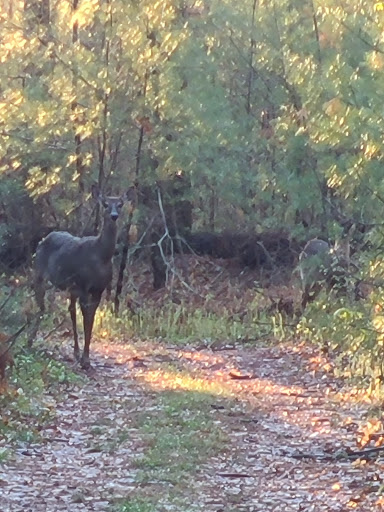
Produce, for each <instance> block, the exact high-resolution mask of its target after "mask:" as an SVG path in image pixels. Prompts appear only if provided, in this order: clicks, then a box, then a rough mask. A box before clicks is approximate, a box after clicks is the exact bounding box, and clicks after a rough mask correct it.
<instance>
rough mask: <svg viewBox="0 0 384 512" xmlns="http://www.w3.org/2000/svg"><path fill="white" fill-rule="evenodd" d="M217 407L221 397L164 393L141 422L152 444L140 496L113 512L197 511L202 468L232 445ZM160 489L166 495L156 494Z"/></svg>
mask: <svg viewBox="0 0 384 512" xmlns="http://www.w3.org/2000/svg"><path fill="white" fill-rule="evenodd" d="M215 403H217V398H215V396H213V395H210V394H209V393H202V392H196V391H166V392H162V393H159V394H158V396H157V397H156V398H155V403H153V404H152V405H151V407H149V409H148V411H149V412H145V413H142V414H140V415H139V416H138V417H137V418H136V420H135V426H136V428H138V429H139V432H140V433H141V437H142V439H143V441H144V442H145V444H146V449H145V451H144V454H143V455H142V456H141V457H140V458H138V459H137V461H136V468H137V469H138V472H137V474H136V479H137V483H138V486H137V492H136V493H135V494H134V495H133V494H132V495H130V496H129V497H128V498H127V499H126V500H123V501H120V500H119V501H118V502H117V503H116V508H114V509H113V510H116V511H118V512H121V511H136V510H137V511H138V512H141V511H143V512H147V511H148V512H156V511H157V510H168V507H170V508H169V510H179V511H180V512H181V511H190V510H196V508H194V501H193V486H192V485H191V482H193V481H195V480H196V475H197V474H198V472H199V468H200V467H201V465H202V464H204V463H206V462H207V461H208V459H209V458H210V457H213V456H217V455H219V454H220V453H223V452H224V450H225V449H226V447H227V445H228V442H229V441H228V437H227V434H226V433H225V431H224V429H223V428H221V425H220V421H219V420H218V417H217V414H218V413H217V409H215V408H213V407H212V406H213V405H214V404H215ZM196 481H197V480H196ZM147 484H150V485H147ZM160 487H161V489H162V492H161V496H159V494H158V492H157V490H156V489H158V488H160Z"/></svg>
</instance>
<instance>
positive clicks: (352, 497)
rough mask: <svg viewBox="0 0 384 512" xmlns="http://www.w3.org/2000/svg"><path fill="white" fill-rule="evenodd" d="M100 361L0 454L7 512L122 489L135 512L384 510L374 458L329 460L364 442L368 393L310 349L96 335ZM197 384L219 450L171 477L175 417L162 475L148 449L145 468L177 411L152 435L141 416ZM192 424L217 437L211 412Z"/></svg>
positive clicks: (52, 506)
mask: <svg viewBox="0 0 384 512" xmlns="http://www.w3.org/2000/svg"><path fill="white" fill-rule="evenodd" d="M92 361H93V363H94V364H95V367H94V369H93V371H92V372H91V374H90V376H89V377H90V378H89V380H88V381H87V382H86V383H85V385H83V386H80V387H76V388H75V389H72V390H70V391H68V392H67V394H66V395H63V396H62V400H61V401H59V402H56V403H52V404H51V406H52V407H55V408H56V415H55V417H54V419H53V420H52V421H50V422H49V423H48V424H46V425H45V427H44V428H43V430H42V432H41V438H42V439H41V440H40V441H39V442H36V443H32V444H29V445H26V446H24V447H20V448H18V449H17V450H16V452H15V453H14V455H13V456H12V457H11V458H10V459H9V460H8V461H7V462H6V463H5V464H3V465H2V466H0V510H1V511H2V512H8V511H9V512H19V511H20V512H21V511H24V512H25V511H29V512H40V511H44V512H56V511H57V512H59V511H64V510H67V511H71V512H72V511H81V510H89V511H110V510H115V509H113V506H112V504H113V503H116V500H118V499H119V498H122V499H123V498H124V499H126V500H127V499H129V500H130V501H129V503H130V505H129V504H127V505H126V506H125V508H122V509H121V510H124V511H127V512H131V511H135V512H136V511H137V512H142V511H144V512H147V511H166V510H174V511H178V512H184V511H185V512H187V511H188V512H189V511H195V510H196V511H205V512H206V511H208V512H210V511H212V512H220V511H221V512H234V511H239V512H240V511H246V512H252V511H266V512H269V511H271V512H272V511H276V512H281V511H284V512H291V511H292V512H293V511H297V512H298V511H308V512H309V511H314V512H320V511H348V510H359V511H360V510H361V511H365V512H366V511H375V510H383V505H382V501H381V499H380V498H379V496H378V494H377V492H378V491H379V488H380V486H381V480H382V477H383V475H384V464H383V463H381V461H380V459H375V460H373V461H371V462H368V463H365V462H364V461H363V462H361V461H357V462H356V461H353V460H350V459H346V458H340V459H339V460H336V459H333V458H332V457H333V456H334V455H335V454H336V453H340V452H342V451H343V450H348V449H352V450H357V449H358V448H357V446H358V445H357V441H358V439H359V438H360V437H362V436H364V435H367V425H368V426H370V427H372V424H371V423H368V422H367V412H368V405H364V404H362V402H361V401H360V402H357V401H356V400H355V399H354V395H353V393H341V388H340V383H339V382H337V381H336V380H335V379H333V378H332V377H331V376H330V372H329V369H330V363H329V362H328V361H327V360H326V359H325V358H324V357H322V356H321V355H320V354H319V353H318V352H316V351H315V349H313V348H310V347H308V346H305V345H298V346H292V345H279V346H272V347H264V348H242V347H239V346H238V345H237V346H236V347H234V346H233V347H230V346H221V347H216V348H215V349H210V348H201V349H195V348H192V347H189V348H180V347H179V348H178V347H175V346H166V345H165V344H152V343H140V344H130V345H129V344H115V343H114V344H107V343H104V342H95V343H94V344H93V345H92ZM191 392H193V394H194V395H196V394H200V395H201V396H202V397H203V399H205V397H207V398H208V399H209V407H208V414H209V417H210V420H211V421H212V425H214V427H215V428H217V429H218V431H220V432H221V433H222V436H221V437H222V440H221V441H220V443H221V444H220V447H219V449H218V450H217V451H216V452H215V453H214V454H213V455H212V453H211V454H210V455H209V456H208V454H206V456H205V457H204V456H203V455H204V454H198V455H197V456H198V457H200V456H201V459H198V460H197V461H196V464H194V468H193V470H192V471H191V468H190V467H189V468H188V469H187V470H186V471H187V477H186V476H185V471H184V470H185V468H183V467H182V466H180V468H182V469H180V479H179V480H177V478H176V480H175V477H173V478H171V476H169V478H167V477H165V476H164V475H165V473H166V472H167V471H168V472H172V465H173V464H180V460H179V459H180V458H182V457H183V454H182V453H177V452H178V449H179V446H178V444H177V442H176V441H177V440H180V439H181V438H177V436H176V434H177V432H176V428H177V429H179V428H180V424H178V426H177V427H176V426H175V443H174V446H172V443H171V446H169V447H168V451H166V452H165V453H169V458H168V459H167V460H162V461H157V462H156V464H157V465H158V466H163V470H164V468H165V469H166V471H165V473H164V471H163V472H162V473H161V472H158V473H156V471H155V470H156V467H155V466H156V464H155V463H154V462H153V460H152V462H150V463H148V464H149V465H150V466H151V467H149V468H145V466H144V473H145V469H147V478H145V477H143V465H142V464H141V465H140V462H138V461H140V460H141V459H142V458H143V457H144V456H145V454H146V453H147V452H148V450H151V449H153V446H154V443H156V437H157V434H158V436H159V438H160V436H161V433H162V432H163V429H164V428H166V427H167V428H169V427H170V428H171V432H172V422H171V423H170V424H168V425H162V424H161V425H160V424H158V425H157V426H156V425H155V428H154V430H153V431H152V437H151V436H149V437H148V436H146V435H145V432H146V431H145V428H146V427H143V421H144V423H145V421H146V418H147V417H148V415H149V416H150V415H152V417H154V418H156V416H157V415H161V414H162V413H161V407H162V405H161V401H160V402H159V398H161V397H162V396H163V395H164V394H166V393H168V394H169V393H184V395H181V396H184V397H185V400H186V409H188V414H189V416H191V415H192V416H193V403H192V405H191V403H189V402H188V393H191ZM49 400H50V397H49V396H48V397H47V404H49V403H50V402H49ZM53 400H54V399H53V398H52V401H53ZM196 403H197V404H198V403H199V402H196ZM47 406H49V405H47ZM191 408H192V409H191ZM195 412H196V415H197V414H198V413H199V414H200V412H201V411H197V410H196V411H195ZM184 413H185V411H183V409H182V408H181V409H180V411H179V412H178V411H177V410H176V412H173V413H172V414H173V417H174V416H175V414H176V415H180V416H183V414H184ZM172 414H170V415H168V421H171V420H172ZM170 418H171V420H170ZM172 421H173V420H172ZM186 421H187V420H186ZM176 423H177V422H176ZM194 428H195V431H191V432H190V433H189V435H192V436H194V437H195V441H196V437H197V438H198V439H202V440H204V439H205V438H206V437H208V436H209V432H208V431H207V430H205V428H206V425H205V424H204V423H202V424H201V425H200V426H197V427H196V425H195V426H194ZM156 429H158V430H156ZM199 429H200V431H199ZM376 430H377V429H376ZM364 433H365V434H364ZM199 436H200V437H199ZM373 438H375V436H373ZM376 439H377V436H376ZM180 450H181V448H180ZM301 455H311V456H310V457H301ZM316 455H320V457H319V458H316ZM324 455H325V457H323V456H324ZM312 456H313V457H312ZM327 456H328V458H327ZM177 471H179V469H177ZM183 471H184V473H183ZM188 471H189V473H188ZM148 475H150V476H149V477H148ZM188 475H189V476H188ZM137 496H139V498H137ZM147 499H148V500H150V503H152V505H148V501H145V500H147ZM143 500H144V501H143Z"/></svg>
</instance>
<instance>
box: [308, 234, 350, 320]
mask: <svg viewBox="0 0 384 512" xmlns="http://www.w3.org/2000/svg"><path fill="white" fill-rule="evenodd" d="M349 265H350V244H349V237H346V238H345V239H343V240H341V241H337V242H336V243H335V245H334V247H331V246H330V245H329V244H328V242H325V241H324V240H320V239H318V238H314V239H312V240H309V242H307V243H306V245H305V247H304V249H303V250H302V252H301V253H300V256H299V271H300V278H301V283H302V291H303V294H302V300H301V307H302V310H304V309H305V308H306V306H307V304H308V303H309V302H311V301H313V300H314V299H315V297H316V296H317V295H318V293H319V292H320V290H321V289H322V288H324V287H325V288H327V289H328V290H329V289H331V288H333V287H334V286H335V285H336V284H337V283H338V281H340V282H341V281H342V280H343V278H345V276H346V274H347V271H348V268H349Z"/></svg>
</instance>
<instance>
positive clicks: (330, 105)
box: [323, 97, 345, 117]
mask: <svg viewBox="0 0 384 512" xmlns="http://www.w3.org/2000/svg"><path fill="white" fill-rule="evenodd" d="M323 110H324V112H325V113H326V114H327V116H329V117H336V116H338V115H340V114H341V113H343V112H344V110H345V106H344V103H343V102H342V101H341V99H340V98H338V97H336V98H333V99H332V100H330V101H327V102H326V103H324V105H323Z"/></svg>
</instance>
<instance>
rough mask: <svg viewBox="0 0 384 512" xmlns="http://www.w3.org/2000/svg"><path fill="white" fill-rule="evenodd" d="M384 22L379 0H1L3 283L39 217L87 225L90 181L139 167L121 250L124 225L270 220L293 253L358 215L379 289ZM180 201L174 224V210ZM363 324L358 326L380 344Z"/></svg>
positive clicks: (360, 259)
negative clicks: (156, 217) (135, 197)
mask: <svg viewBox="0 0 384 512" xmlns="http://www.w3.org/2000/svg"><path fill="white" fill-rule="evenodd" d="M383 25H384V10H383V5H382V4H381V3H380V2H376V3H375V2H372V1H363V0H362V1H358V0H356V1H353V2H350V1H349V2H347V1H345V2H344V1H340V0H329V1H313V2H312V1H308V0H291V1H285V0H283V1H279V2H275V1H272V2H270V1H268V2H265V1H262V0H259V1H257V0H252V1H244V2H233V1H232V0H220V1H214V0H212V1H208V0H207V1H199V0H197V1H195V2H193V1H190V2H188V1H177V0H169V1H168V0H164V1H158V2H153V1H134V0H132V1H130V2H127V1H119V0H113V1H112V0H89V1H88V0H73V1H59V2H57V1H56V2H55V1H52V0H41V1H30V0H25V1H17V0H4V1H3V2H2V6H1V8H0V40H1V45H0V61H1V71H0V73H1V82H0V134H1V138H0V264H1V270H2V272H3V273H4V274H3V279H4V282H5V283H8V281H7V279H8V277H7V276H9V273H10V272H11V273H16V275H18V274H20V273H21V272H24V271H25V269H28V268H29V265H30V262H31V258H32V255H33V253H34V250H35V248H36V245H37V243H38V241H39V240H40V239H41V238H42V237H43V236H44V235H46V234H47V233H48V232H49V231H51V230H57V229H62V230H68V231H70V232H72V233H76V234H78V235H83V234H94V233H96V232H97V231H98V229H99V227H100V212H99V211H98V208H97V207H96V206H95V204H93V203H92V201H89V200H88V199H89V198H90V189H91V185H92V183H94V182H97V183H98V184H99V186H100V187H101V188H102V189H104V190H105V191H107V192H109V193H111V192H112V193H120V192H123V191H124V190H126V189H127V188H128V187H129V186H131V185H132V184H133V185H135V186H136V187H137V189H138V205H137V208H136V210H135V211H134V212H133V213H132V212H131V213H129V212H126V218H125V220H124V222H123V229H122V235H121V238H120V248H121V246H123V259H124V257H125V256H126V254H127V250H128V244H127V242H126V240H127V239H128V231H130V230H131V231H132V229H133V228H132V226H138V227H137V228H135V229H136V230H137V231H138V237H139V239H140V237H141V236H142V235H143V233H147V232H149V231H150V230H149V227H148V226H152V228H151V229H152V230H153V226H154V227H155V229H154V230H153V232H154V233H155V234H154V235H153V234H152V235H149V237H150V238H149V242H148V243H149V245H150V244H151V243H155V244H156V242H157V241H158V240H159V238H161V237H162V236H164V233H165V231H164V230H167V229H169V230H170V231H171V232H172V231H173V233H171V234H174V233H175V232H176V233H179V234H181V235H183V236H186V237H188V236H190V237H191V238H190V240H191V241H192V242H193V240H194V239H193V236H194V234H195V233H210V234H211V235H212V233H223V232H230V233H247V234H251V235H252V236H255V235H256V236H260V235H261V234H263V233H275V234H276V233H279V234H281V237H282V239H283V240H284V241H287V243H289V244H290V243H292V244H293V247H294V248H295V251H294V254H295V255H296V256H297V255H298V251H299V250H300V247H302V245H303V244H304V243H305V241H307V240H308V239H310V238H311V237H314V236H319V237H323V238H325V239H327V240H331V241H334V240H336V239H338V238H342V237H343V236H345V234H346V233H347V232H348V231H349V230H350V228H351V227H353V229H354V238H353V240H352V245H353V251H354V252H355V254H356V256H355V258H356V259H355V267H356V268H357V269H358V270H359V272H360V277H361V276H363V277H364V279H369V280H372V279H375V280H376V281H375V282H376V285H377V286H376V287H375V290H374V294H375V299H374V300H373V299H371V300H370V302H369V304H368V305H367V307H368V308H372V307H374V306H375V305H376V306H377V304H378V303H379V302H380V300H381V299H380V298H381V294H382V292H381V281H380V280H381V275H382V268H381V252H382V245H383V221H382V217H383V215H382V212H383V203H384V183H383V174H384V173H383V162H382V160H383V133H384V120H383V105H384V101H383V100H384V98H383V97H384V89H383V68H384V40H383V33H384V32H383ZM157 190H160V191H162V193H164V190H167V191H168V196H167V199H166V200H164V201H165V202H164V208H165V209H166V208H167V207H168V206H167V205H170V206H169V207H170V209H171V210H170V211H171V213H170V214H168V216H167V220H168V225H167V226H165V225H164V223H163V224H162V223H160V224H156V221H154V220H153V219H154V217H153V215H152V213H151V212H153V208H154V207H155V208H157V211H159V209H160V210H161V208H162V207H161V205H159V201H158V195H157V193H156V191H157ZM165 195H166V194H165ZM164 197H165V196H164ZM154 205H155V206H154ZM175 205H179V207H180V205H181V207H180V208H179V209H178V210H177V208H176V213H177V212H178V213H179V214H178V215H176V218H177V219H178V221H179V223H180V212H182V213H183V215H184V216H185V218H184V219H182V222H181V228H180V226H179V227H177V226H176V227H175V226H173V225H172V223H171V222H170V219H171V218H173V217H172V215H174V213H175V210H173V209H172V208H173V207H175ZM160 213H162V212H160ZM165 213H167V212H165ZM160 218H161V217H160ZM180 229H182V232H181V233H180V232H179V231H180ZM247 236H249V235H247ZM151 237H152V238H151ZM195 241H196V239H195ZM214 241H215V240H214ZM200 242H201V240H200V241H199V243H200ZM201 243H203V244H204V243H207V244H208V245H209V243H211V244H212V239H211V240H209V239H208V240H207V239H203V241H202V242H201ZM238 243H239V244H240V242H236V239H235V242H234V244H235V246H236V244H238ZM296 243H297V245H295V244H296ZM192 245H193V244H192ZM232 245H233V242H232ZM197 247H198V244H197ZM124 248H125V249H124ZM124 250H125V253H124ZM283 250H284V247H283ZM201 252H208V253H209V252H210V250H209V249H207V250H202V251H201ZM211 253H212V249H211ZM124 254H125V256H124ZM213 255H215V254H213ZM216 256H217V255H216ZM218 256H222V254H219V255H218ZM248 256H249V254H248V253H247V254H246V256H245V259H244V264H247V261H248V260H247V257H248ZM251 256H252V255H251ZM154 258H155V260H156V255H155V256H153V254H152V263H153V259H154ZM158 261H159V260H158ZM284 264H285V262H284V260H283V265H284ZM123 266H124V264H123ZM155 266H156V261H155ZM160 266H161V262H160ZM287 266H289V272H290V273H291V272H292V271H294V261H293V260H292V261H291V259H289V261H288V263H287ZM20 269H21V270H20ZM120 269H121V266H120ZM123 270H124V269H123ZM163 270H164V269H163ZM155 281H156V275H155ZM154 284H155V288H156V287H161V286H162V285H163V284H164V283H163V281H162V278H160V283H157V285H158V286H157V285H156V282H155V283H154ZM6 286H8V284H6ZM376 306H375V307H376ZM361 307H362V306H361V305H359V306H356V305H354V308H361ZM348 311H349V313H348V314H350V315H352V316H353V318H355V316H354V315H358V318H359V319H361V318H364V322H365V321H367V322H371V320H372V318H371V316H370V313H368V314H367V313H366V312H365V313H364V314H363V315H362V313H361V312H359V313H356V312H355V310H353V311H354V312H352V310H351V309H348ZM367 311H371V309H367ZM361 315H362V316H361ZM348 318H349V317H348ZM355 319H356V318H355ZM327 325H329V322H327ZM332 325H334V322H333V323H332ZM351 325H353V326H354V329H355V328H357V329H360V327H359V326H357V327H356V323H354V322H349V324H348V326H349V327H351ZM364 325H365V324H364ZM344 329H345V325H344V327H343V335H344V334H345V330H344ZM373 331H374V334H372V331H371V332H370V334H367V333H366V331H364V333H363V332H362V331H361V332H360V331H359V335H358V336H357V335H356V332H354V334H353V336H352V338H353V339H354V340H355V339H356V338H359V336H362V337H363V338H364V340H365V342H366V341H367V339H369V340H370V341H369V343H372V347H374V348H375V351H376V350H377V347H378V343H377V342H378V340H381V332H379V333H378V332H377V331H376V328H375V329H374V330H373ZM352 338H351V339H352ZM359 339H360V338H359ZM372 340H373V341H372ZM380 344H381V342H380ZM380 344H379V345H380ZM380 350H381V349H380ZM376 355H377V354H376Z"/></svg>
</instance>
